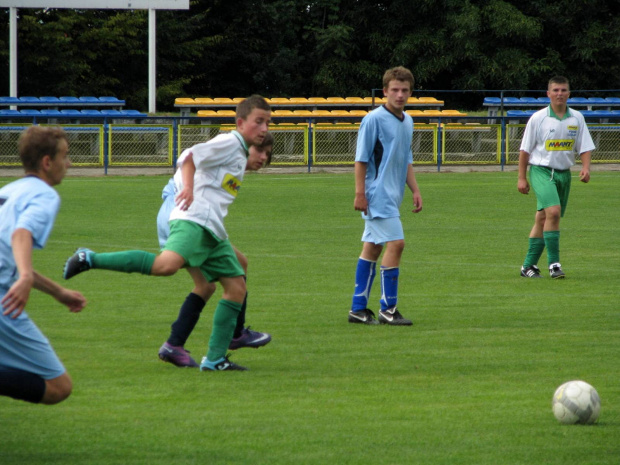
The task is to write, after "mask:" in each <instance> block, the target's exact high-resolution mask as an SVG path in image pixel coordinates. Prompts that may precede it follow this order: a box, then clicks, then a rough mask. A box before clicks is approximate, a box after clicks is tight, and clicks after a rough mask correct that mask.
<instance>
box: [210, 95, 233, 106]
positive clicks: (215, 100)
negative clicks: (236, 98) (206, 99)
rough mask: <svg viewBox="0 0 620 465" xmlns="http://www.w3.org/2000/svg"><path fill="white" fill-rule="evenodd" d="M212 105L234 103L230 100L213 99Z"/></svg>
mask: <svg viewBox="0 0 620 465" xmlns="http://www.w3.org/2000/svg"><path fill="white" fill-rule="evenodd" d="M213 103H215V104H216V105H233V104H234V103H235V102H233V100H232V99H231V98H222V97H215V98H214V99H213Z"/></svg>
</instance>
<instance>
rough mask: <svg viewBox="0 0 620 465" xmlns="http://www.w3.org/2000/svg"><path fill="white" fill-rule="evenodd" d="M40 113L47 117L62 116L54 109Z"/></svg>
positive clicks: (45, 109) (47, 109) (46, 109)
mask: <svg viewBox="0 0 620 465" xmlns="http://www.w3.org/2000/svg"><path fill="white" fill-rule="evenodd" d="M40 113H41V114H42V115H45V116H58V115H61V114H62V113H60V111H58V110H54V109H52V108H44V109H43V110H41V111H40Z"/></svg>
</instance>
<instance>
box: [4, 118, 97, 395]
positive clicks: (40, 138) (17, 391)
mask: <svg viewBox="0 0 620 465" xmlns="http://www.w3.org/2000/svg"><path fill="white" fill-rule="evenodd" d="M18 147H19V156H20V158H21V161H22V165H23V166H24V170H25V172H26V176H25V177H24V178H22V179H19V180H17V181H14V182H12V183H10V184H7V185H6V186H4V187H2V188H0V304H1V305H0V307H1V311H2V314H1V315H0V395H3V396H8V397H13V398H14V399H20V400H25V401H27V402H32V403H42V404H56V403H58V402H62V401H63V400H65V399H66V398H67V397H69V395H70V394H71V391H72V389H73V385H72V382H71V378H70V377H69V374H68V373H67V371H66V370H65V367H64V366H63V364H62V362H61V361H60V359H59V358H58V356H57V355H56V353H55V352H54V349H53V348H52V346H51V345H50V343H49V341H48V340H47V338H46V337H45V336H44V335H43V333H42V332H41V331H40V330H39V328H37V326H36V325H35V324H34V323H33V321H32V320H31V319H30V318H29V316H28V314H27V313H26V312H25V307H26V304H27V303H28V299H29V297H30V291H31V290H32V289H33V288H34V289H37V290H39V291H42V292H45V293H46V294H49V295H51V296H52V297H54V298H55V299H56V300H57V301H59V302H60V303H62V304H64V305H66V306H67V307H68V308H69V311H71V312H80V311H81V310H82V309H83V308H84V307H85V306H86V299H85V298H84V296H83V295H82V294H80V293H79V292H77V291H72V290H70V289H66V288H64V287H62V286H60V285H59V284H57V283H55V282H54V281H52V280H51V279H49V278H47V277H45V276H43V275H41V274H39V273H37V272H36V271H35V270H34V269H33V268H32V251H33V249H42V248H43V247H44V246H45V243H46V242H47V239H48V237H49V235H50V233H51V231H52V228H53V226H54V220H55V219H56V214H57V213H58V209H59V208H60V197H59V196H58V193H57V192H56V191H55V190H54V189H52V186H55V185H58V184H60V183H61V182H62V180H63V178H64V177H65V174H66V173H67V168H69V166H71V162H70V161H69V157H68V155H67V152H68V149H69V145H68V141H67V135H66V134H65V132H64V131H63V130H62V129H60V128H51V127H41V126H32V127H30V128H28V129H26V131H24V132H23V133H22V135H21V136H20V138H19V143H18Z"/></svg>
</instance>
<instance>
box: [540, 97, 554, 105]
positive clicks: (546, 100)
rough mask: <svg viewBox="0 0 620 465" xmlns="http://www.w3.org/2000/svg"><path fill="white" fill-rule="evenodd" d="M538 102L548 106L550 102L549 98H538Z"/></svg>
mask: <svg viewBox="0 0 620 465" xmlns="http://www.w3.org/2000/svg"><path fill="white" fill-rule="evenodd" d="M538 102H539V103H542V104H543V105H549V103H550V102H551V101H550V100H549V97H538Z"/></svg>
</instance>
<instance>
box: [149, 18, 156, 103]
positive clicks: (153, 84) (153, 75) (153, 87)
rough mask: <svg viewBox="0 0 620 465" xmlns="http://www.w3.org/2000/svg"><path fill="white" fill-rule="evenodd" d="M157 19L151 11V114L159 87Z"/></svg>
mask: <svg viewBox="0 0 620 465" xmlns="http://www.w3.org/2000/svg"><path fill="white" fill-rule="evenodd" d="M156 24H157V19H156V16H155V10H154V9H152V8H151V9H150V10H149V113H151V114H153V113H155V111H156V100H157V95H156V93H157V87H156V77H157V74H156V73H157V72H156V69H157V68H156V66H155V63H156V61H157V60H156V58H155V50H156V47H155V42H156V37H157V26H156Z"/></svg>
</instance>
